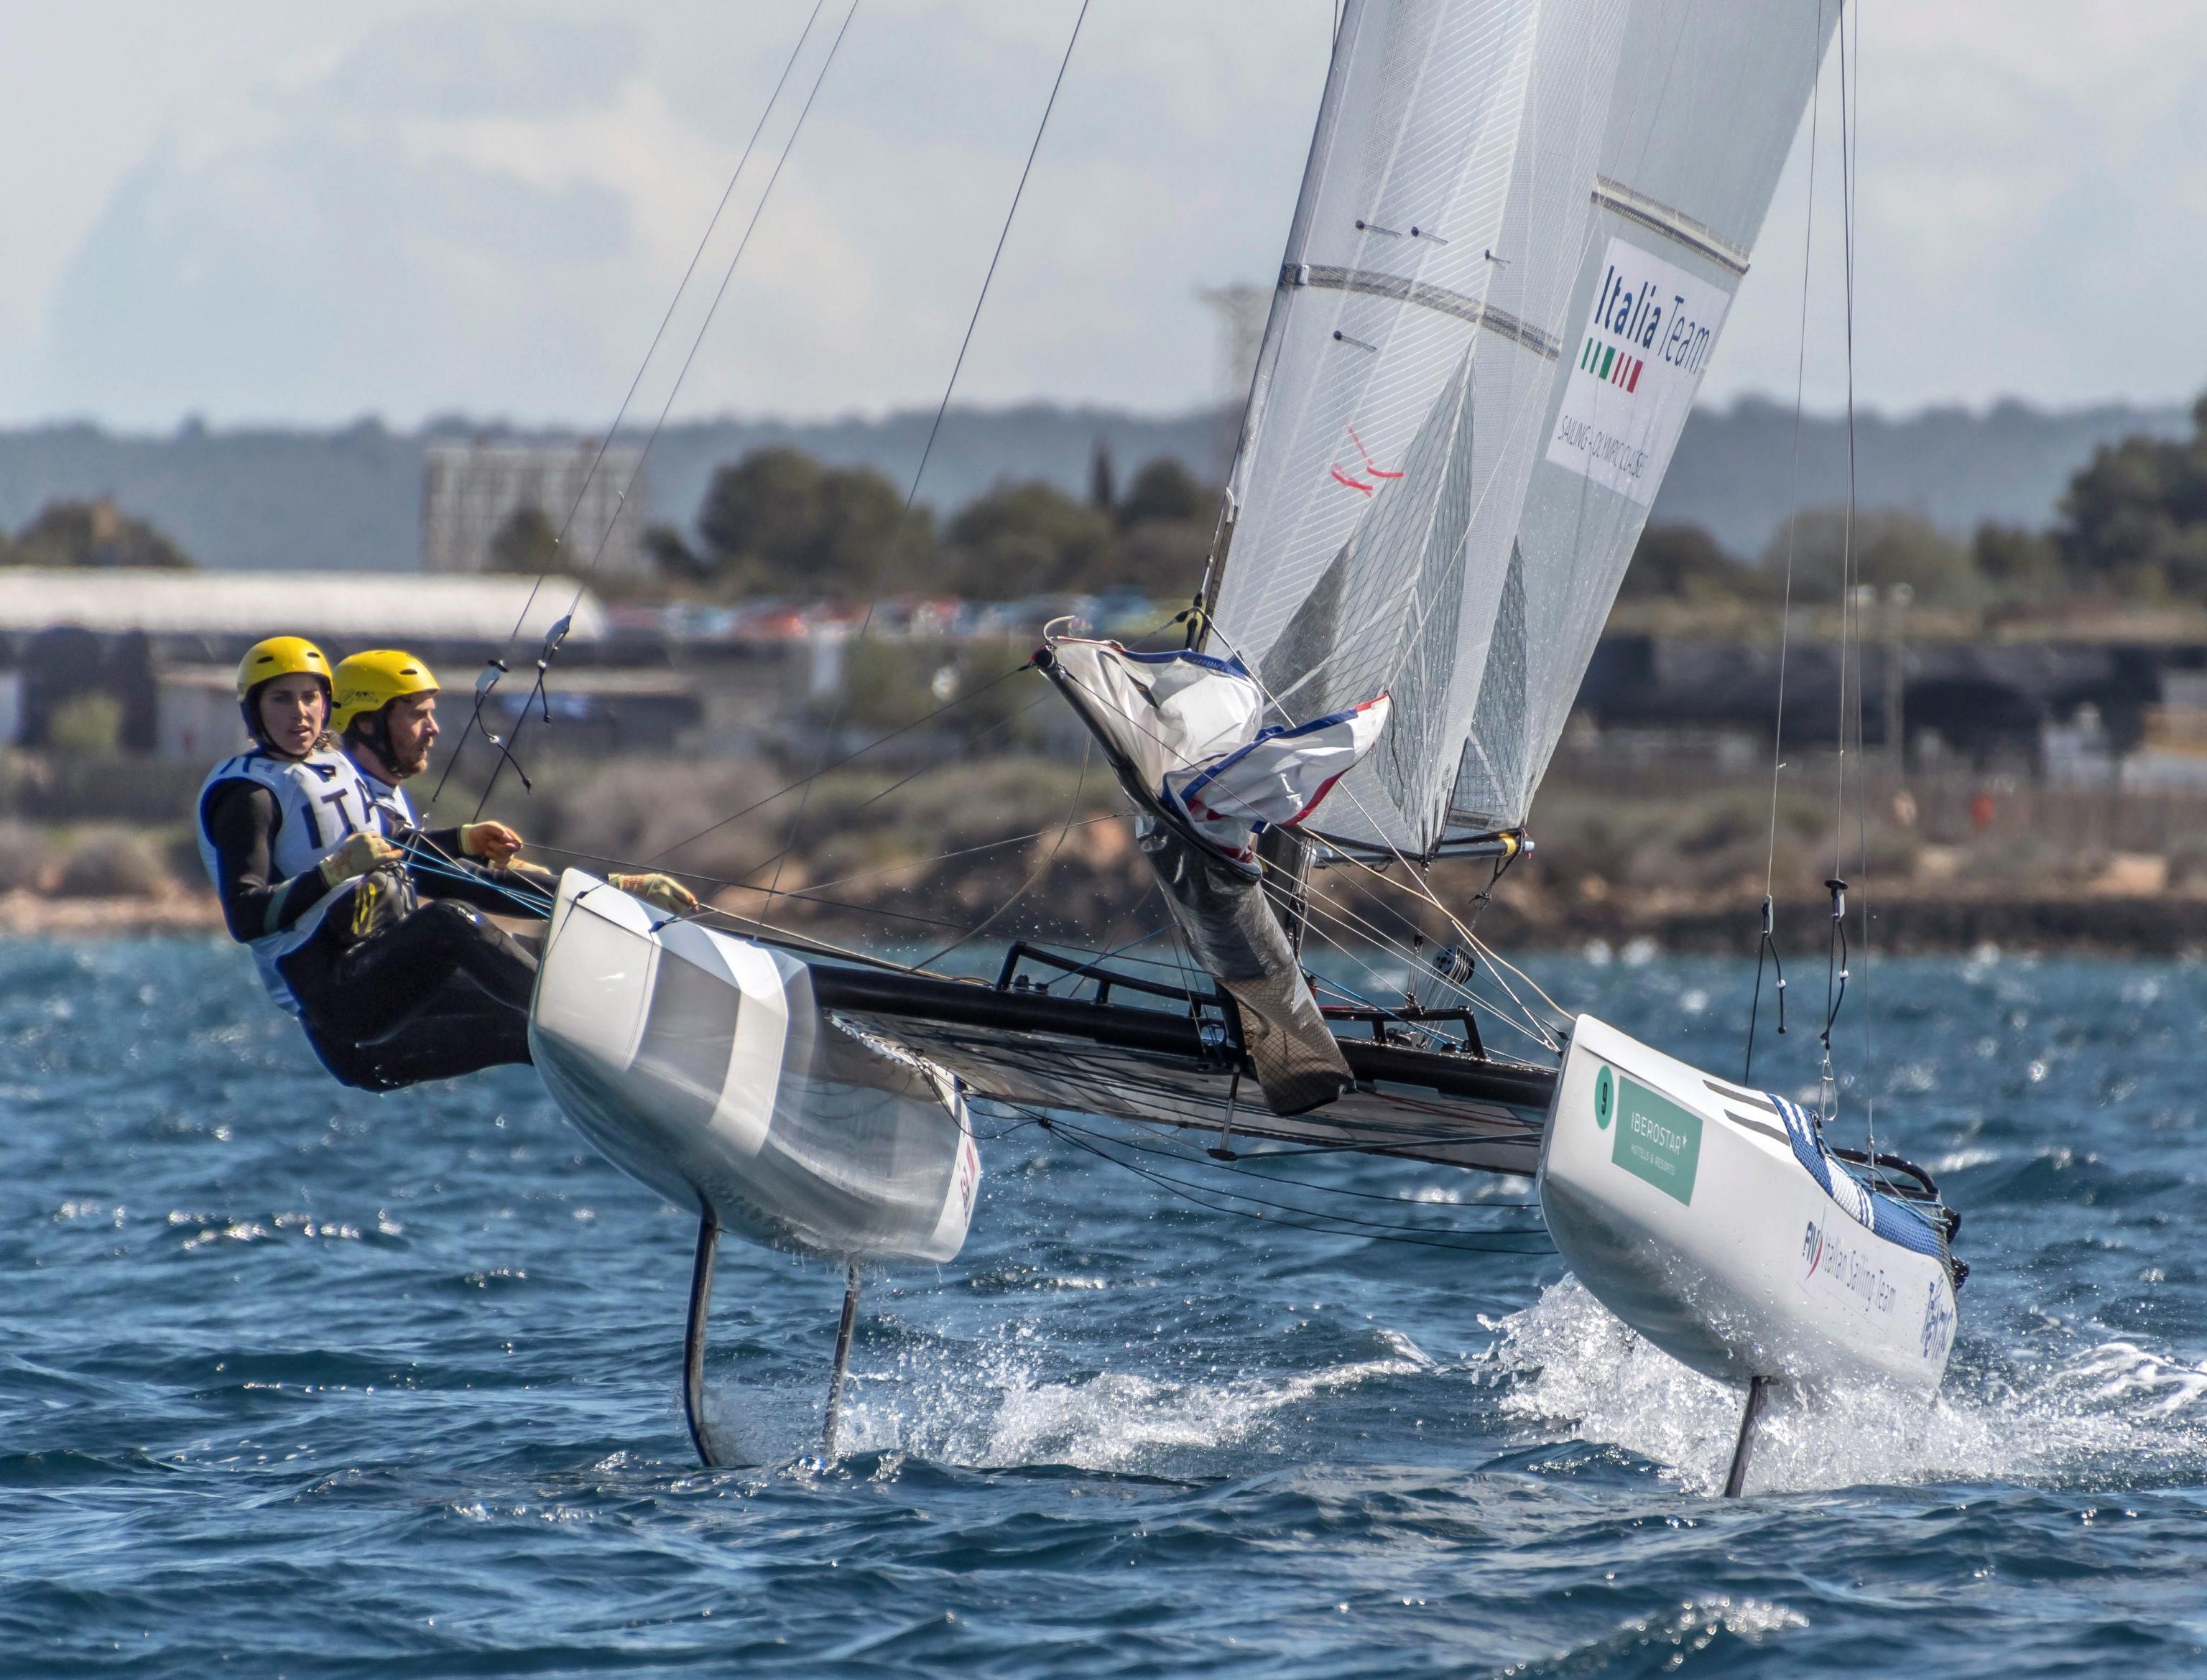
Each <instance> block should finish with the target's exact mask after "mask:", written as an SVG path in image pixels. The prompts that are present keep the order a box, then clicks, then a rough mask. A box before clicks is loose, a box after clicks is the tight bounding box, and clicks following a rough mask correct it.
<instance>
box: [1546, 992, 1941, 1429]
mask: <svg viewBox="0 0 2207 1680" xmlns="http://www.w3.org/2000/svg"><path fill="white" fill-rule="evenodd" d="M1795 1140H1796V1133H1795V1131H1794V1129H1792V1128H1791V1127H1789V1124H1788V1121H1787V1119H1786V1116H1785V1114H1784V1113H1783V1112H1782V1110H1781V1109H1780V1108H1779V1105H1778V1104H1777V1103H1776V1102H1775V1101H1774V1100H1773V1099H1772V1098H1770V1097H1767V1096H1765V1095H1763V1094H1762V1093H1760V1092H1755V1091H1747V1090H1745V1089H1743V1088H1742V1087H1740V1086H1737V1085H1729V1084H1727V1083H1726V1082H1724V1081H1722V1080H1718V1079H1710V1078H1709V1077H1708V1076H1707V1075H1705V1074H1704V1073H1702V1072H1701V1071H1700V1070H1699V1069H1697V1068H1695V1067H1691V1066H1690V1065H1689V1064H1687V1063H1685V1062H1683V1061H1678V1060H1676V1059H1675V1058H1673V1057H1671V1056H1667V1055H1664V1054H1663V1053H1662V1052H1660V1050H1656V1049H1651V1048H1650V1047H1648V1045H1646V1044H1642V1043H1639V1042H1638V1041H1636V1040H1635V1039H1633V1038H1630V1037H1627V1036H1626V1035H1625V1034H1624V1033H1622V1032H1619V1031H1617V1029H1616V1028H1614V1027H1612V1026H1609V1025H1606V1024H1604V1023H1603V1022H1600V1021H1599V1020H1596V1019H1594V1018H1593V1017H1592V1016H1581V1017H1580V1018H1579V1020H1578V1023H1577V1025H1576V1029H1575V1030H1574V1031H1573V1034H1572V1037H1571V1043H1570V1050H1569V1052H1568V1053H1567V1054H1566V1055H1565V1057H1564V1067H1563V1073H1562V1076H1561V1078H1560V1079H1558V1083H1557V1087H1556V1100H1555V1106H1554V1108H1553V1109H1552V1111H1551V1114H1550V1116H1549V1121H1548V1126H1547V1128H1546V1143H1545V1146H1544V1149H1543V1152H1542V1158H1541V1168H1540V1206H1541V1209H1542V1211H1543V1212H1544V1214H1545V1215H1546V1220H1547V1224H1548V1229H1549V1233H1550V1235H1552V1236H1553V1237H1554V1239H1555V1242H1556V1247H1557V1249H1558V1253H1561V1255H1562V1256H1563V1259H1564V1262H1565V1264H1568V1265H1569V1266H1570V1269H1571V1270H1572V1271H1573V1272H1575V1273H1576V1275H1577V1276H1578V1278H1579V1280H1580V1282H1582V1283H1584V1284H1585V1285H1586V1287H1587V1288H1588V1290H1589V1291H1590V1292H1591V1293H1592V1294H1594V1297H1595V1299H1596V1300H1600V1302H1601V1303H1602V1305H1603V1306H1606V1307H1607V1308H1608V1309H1609V1310H1610V1311H1611V1312H1614V1313H1615V1314H1616V1315H1617V1316H1618V1318H1622V1319H1623V1320H1624V1322H1625V1323H1626V1324H1630V1325H1631V1326H1632V1328H1633V1329H1634V1330H1637V1331H1639V1332H1640V1333H1641V1334H1642V1336H1646V1337H1647V1338H1648V1341H1650V1342H1654V1344H1655V1345H1656V1346H1657V1347H1659V1348H1662V1349H1663V1351H1664V1352H1666V1353H1667V1354H1670V1355H1671V1356H1672V1358H1674V1359H1676V1360H1679V1361H1680V1362H1681V1363H1682V1364H1684V1365H1686V1366H1690V1367H1692V1368H1693V1369H1694V1370H1696V1371H1698V1372H1702V1374H1703V1375H1705V1376H1709V1377H1714V1378H1719V1379H1720V1380H1724V1381H1727V1382H1746V1381H1748V1380H1749V1379H1750V1378H1756V1377H1766V1378H1786V1379H1788V1380H1790V1381H1792V1382H1795V1383H1798V1384H1803V1385H1807V1386H1810V1387H1815V1386H1818V1385H1823V1384H1837V1383H1848V1382H1860V1381H1881V1382H1886V1383H1890V1384H1896V1385H1898V1386H1899V1387H1902V1388H1905V1389H1911V1390H1921V1391H1927V1392H1928V1391H1929V1390H1934V1389H1936V1388H1937V1387H1938V1385H1939V1384H1940V1381H1941V1378H1943V1377H1944V1375H1945V1372H1946V1368H1947V1354H1948V1352H1949V1350H1950V1349H1951V1348H1952V1347H1953V1335H1954V1324H1955V1301H1954V1285H1953V1276H1952V1274H1951V1270H1950V1267H1949V1264H1948V1263H1947V1259H1946V1258H1945V1256H1944V1253H1943V1251H1941V1252H1926V1251H1927V1249H1935V1248H1938V1247H1939V1245H1938V1244H1937V1243H1936V1241H1935V1240H1927V1238H1926V1236H1925V1233H1926V1232H1927V1231H1928V1229H1929V1227H1928V1224H1927V1223H1926V1222H1923V1220H1921V1219H1920V1218H1919V1217H1918V1216H1917V1215H1915V1214H1914V1213H1912V1212H1910V1211H1906V1210H1902V1209H1899V1208H1897V1206H1895V1205H1892V1204H1891V1203H1890V1202H1889V1201H1887V1199H1880V1201H1881V1203H1883V1205H1881V1206H1880V1207H1879V1208H1877V1209H1876V1210H1875V1219H1874V1220H1873V1219H1869V1218H1865V1217H1864V1215H1865V1212H1866V1211H1869V1202H1870V1193H1869V1191H1867V1190H1865V1189H1864V1188H1863V1187H1861V1186H1860V1185H1859V1184H1857V1183H1856V1182H1855V1181H1853V1180H1851V1178H1845V1176H1844V1173H1845V1169H1843V1168H1841V1167H1840V1166H1839V1164H1838V1163H1835V1162H1830V1161H1829V1160H1828V1158H1827V1157H1826V1165H1827V1171H1826V1175H1825V1178H1826V1180H1827V1181H1828V1184H1827V1182H1826V1181H1820V1180H1819V1177H1818V1175H1817V1174H1816V1173H1815V1171H1813V1170H1812V1169H1810V1168H1809V1166H1807V1165H1806V1164H1804V1161H1803V1155H1802V1152H1801V1151H1799V1150H1797V1148H1796V1146H1795ZM1804 1147H1807V1148H1816V1147H1818V1146H1817V1145H1814V1144H1813V1142H1810V1143H1807V1144H1805V1145H1804ZM1833 1175H1841V1176H1838V1177H1833ZM1835 1192H1836V1193H1835ZM1904 1220H1905V1221H1906V1222H1910V1223H1907V1224H1906V1225H1905V1232H1906V1235H1908V1237H1909V1239H1910V1240H1909V1241H1896V1240H1894V1239H1893V1238H1892V1237H1891V1236H1888V1235H1881V1232H1880V1231H1879V1230H1878V1229H1875V1228H1874V1225H1875V1224H1883V1225H1885V1226H1887V1227H1888V1228H1899V1226H1900V1224H1901V1222H1902V1221H1904ZM1911 1244H1912V1245H1913V1246H1911Z"/></svg>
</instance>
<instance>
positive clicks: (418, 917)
mask: <svg viewBox="0 0 2207 1680" xmlns="http://www.w3.org/2000/svg"><path fill="white" fill-rule="evenodd" d="M458 974H465V975H466V976H468V977H469V978H470V979H471V980H473V981H474V982H475V983H476V984H477V985H478V986H480V987H481V989H483V990H484V991H486V992H487V993H489V994H490V995H491V996H492V997H493V998H496V999H497V1000H498V1001H499V1002H500V1003H503V1004H505V1005H506V1006H507V1007H511V1008H514V1009H518V1010H521V1011H523V1012H524V1013H525V1012H526V1011H527V1010H528V1007H529V994H530V992H531V991H532V990H533V989H534V988H535V983H536V962H535V959H534V958H533V957H531V956H530V955H529V953H528V952H527V951H525V950H524V949H523V948H522V947H521V946H520V945H519V944H518V943H517V942H515V940H514V939H513V938H512V936H511V935H509V934H507V933H505V931H503V930H501V929H499V927H498V926H496V925H495V924H493V923H492V922H491V920H490V919H489V918H487V917H486V916H485V915H483V914H482V912H481V911H478V910H475V909H473V908H471V907H470V906H467V905H464V904H461V903H459V902H458V901H457V900H452V899H438V900H434V901H432V902H431V903H428V904H425V905H423V906H422V907H421V908H420V909H419V910H416V911H415V912H412V913H410V914H409V915H407V916H404V917H402V918H400V919H399V920H398V921H396V922H393V923H392V924H390V925H389V926H387V927H384V928H379V929H378V930H376V931H375V932H374V933H372V934H370V935H368V937H366V938H365V939H362V941H360V942H358V943H357V944H355V945H350V946H348V947H346V948H345V949H344V951H343V953H342V954H339V955H338V958H337V960H336V961H335V962H333V963H332V964H331V965H330V966H329V968H328V971H327V972H326V973H320V974H316V975H314V977H312V982H311V984H310V985H309V987H308V990H306V991H302V992H301V996H302V999H303V1000H304V1001H306V1003H307V1006H308V1013H310V1014H313V1015H314V1016H315V1017H317V1018H318V1020H319V1022H320V1024H322V1025H324V1026H325V1027H326V1029H332V1030H334V1031H337V1032H339V1033H341V1034H343V1035H344V1037H349V1038H351V1039H353V1040H354V1041H356V1042H361V1041H364V1040H367V1039H370V1038H375V1037H380V1036H381V1035H382V1034H384V1033H386V1032H388V1031H391V1029H392V1027H394V1026H396V1025H398V1023H399V1022H400V1021H401V1020H403V1019H406V1018H407V1017H409V1016H410V1015H411V1014H413V1013H415V1012H416V1010H417V1009H419V1008H420V1007H421V1006H422V1001H423V1000H424V999H426V998H428V997H429V996H430V995H432V994H433V993H434V992H435V991H437V990H438V989H439V988H440V987H441V986H443V985H444V984H445V983H446V981H448V980H450V979H451V978H452V977H453V976H455V975H458ZM302 978H306V977H304V976H302ZM294 989H295V990H296V989H298V988H297V987H296V986H295V987H294ZM310 994H311V995H310Z"/></svg>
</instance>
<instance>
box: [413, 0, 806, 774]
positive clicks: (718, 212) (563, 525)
mask: <svg viewBox="0 0 2207 1680" xmlns="http://www.w3.org/2000/svg"><path fill="white" fill-rule="evenodd" d="M826 3H827V0H813V3H812V10H811V12H810V14H809V15H807V16H806V18H805V20H804V28H803V29H801V30H799V31H798V35H797V44H796V45H794V46H792V47H791V48H790V50H789V57H788V58H787V60H786V61H785V62H784V63H783V64H782V67H781V75H780V76H779V77H777V78H776V79H775V84H774V91H773V92H772V93H769V94H768V95H767V98H766V104H765V105H763V106H761V107H760V109H759V118H758V122H757V123H756V124H754V125H753V127H752V129H751V138H750V139H749V140H745V142H744V150H743V155H742V156H741V157H739V158H737V159H736V166H735V168H734V170H732V171H731V172H730V173H729V176H728V184H727V186H726V187H724V188H721V198H720V202H719V203H717V204H716V205H715V206H713V213H712V216H711V217H710V218H709V219H708V220H707V222H706V224H705V231H704V233H703V235H702V236H700V237H699V239H698V241H697V249H696V250H694V251H692V252H691V254H690V262H689V266H687V267H685V269H684V270H683V271H682V278H681V279H680V280H679V282H677V283H676V284H675V287H674V296H672V297H670V298H668V299H667V313H666V314H664V315H662V316H661V317H660V320H659V330H658V331H657V332H654V333H653V334H652V335H651V343H650V344H649V345H648V346H647V347H646V348H645V350H644V352H643V361H641V362H638V363H637V368H636V377H635V378H634V379H632V380H630V381H629V383H628V390H627V392H625V394H624V395H623V396H622V398H621V401H620V407H619V408H618V409H616V410H614V411H613V423H612V424H611V425H610V426H608V427H606V430H605V435H604V436H603V437H601V439H599V440H598V447H597V452H596V453H595V455H593V456H592V457H590V464H589V469H588V470H587V471H586V472H584V473H583V481H582V483H581V485H580V486H579V487H577V489H576V491H575V499H574V501H573V503H572V504H571V505H570V506H569V507H568V509H567V517H565V518H564V519H562V520H561V521H560V522H559V533H558V535H556V536H554V537H553V542H552V547H553V552H554V553H557V552H558V551H559V548H560V547H561V546H562V545H564V544H565V541H566V540H567V531H568V529H569V527H571V525H573V523H575V517H576V516H577V514H578V513H580V512H581V511H582V508H583V498H584V497H585V496H587V495H588V494H589V488H590V485H591V482H592V481H594V480H595V478H596V477H597V475H598V469H599V467H600V466H601V465H602V464H603V463H604V462H605V458H606V451H607V449H609V448H611V447H612V445H613V439H614V437H615V436H616V435H617V434H618V433H619V431H620V425H621V421H624V420H625V419H627V418H628V411H629V408H630V406H631V404H633V403H634V402H635V401H636V393H637V390H638V389H639V388H640V387H641V386H643V376H644V374H646V373H647V372H648V371H649V368H650V367H651V362H652V358H653V357H654V356H657V355H658V354H659V346H660V344H661V340H663V339H664V338H666V337H667V327H668V326H669V325H670V324H671V323H672V322H673V320H674V312H675V310H676V309H677V308H680V307H681V303H682V296H683V294H684V293H685V291H687V290H689V287H690V282H691V278H693V277H694V276H695V275H696V274H697V264H698V262H699V260H701V259H703V256H704V254H705V248H706V247H707V246H708V245H709V244H711V243H712V240H713V232H714V230H715V229H716V228H718V227H719V226H720V224H721V217H722V216H723V215H724V214H726V213H727V208H728V200H730V199H732V198H733V197H734V196H735V191H736V183H737V182H739V181H740V180H741V179H742V178H743V173H744V170H745V169H746V168H747V167H748V166H749V165H750V164H751V153H752V152H754V151H755V150H756V149H757V146H758V141H759V136H760V135H762V134H763V133H765V132H766V124H767V119H768V118H769V117H771V116H772V115H773V114H774V108H775V105H776V104H777V103H778V102H779V101H780V100H781V90H782V89H783V87H786V86H787V84H788V81H789V73H790V72H791V71H792V70H793V69H796V68H797V61H798V57H800V56H802V55H803V53H804V44H805V42H806V41H807V40H809V39H811V36H812V26H813V25H814V24H815V23H816V22H817V21H819V18H820V9H821V8H822V6H824V5H825V4H826ZM623 495H624V499H625V495H626V493H625V492H624V493H623ZM616 517H618V516H616ZM602 546H603V545H602V544H601V547H602ZM593 564H595V561H593ZM550 576H551V573H550V572H549V571H540V572H538V573H537V574H536V580H535V582H534V583H531V584H530V585H529V595H528V598H527V599H526V600H524V601H523V602H522V603H521V611H520V613H518V614H517V616H516V617H515V619H514V620H513V629H512V630H511V631H510V632H508V634H507V636H506V638H505V647H504V648H503V649H500V650H499V660H498V661H497V663H498V665H499V667H500V668H503V666H504V663H505V655H507V654H509V653H511V652H512V650H513V644H514V643H516V642H517V641H519V640H520V639H521V627H522V626H523V625H525V624H526V623H528V621H529V609H530V608H531V607H534V606H535V604H536V597H537V595H539V594H540V593H541V591H542V590H543V588H544V584H545V581H546V579H547V578H548V577H550ZM486 695H487V690H485V689H481V688H479V689H478V690H477V691H476V698H475V708H474V710H473V711H471V712H470V714H469V716H468V721H467V725H466V726H465V727H464V728H463V729H462V730H461V732H460V738H459V739H458V742H456V743H455V744H453V747H452V752H451V753H450V754H449V755H447V756H446V760H445V769H444V774H441V775H440V776H439V777H438V778H437V786H436V787H435V789H434V791H433V792H431V793H430V795H429V799H428V804H427V805H426V806H425V807H424V808H423V816H425V817H426V816H428V813H429V812H430V811H432V810H435V809H436V804H437V801H438V799H439V798H440V797H441V796H442V795H443V793H444V791H445V784H446V781H447V780H450V779H451V777H452V768H453V766H454V765H456V764H457V763H458V762H459V758H460V755H461V753H462V752H464V750H466V748H467V744H468V737H469V735H470V733H471V732H473V731H474V730H475V726H477V725H478V724H479V723H480V722H481V719H482V702H483V699H484V697H486ZM501 750H503V746H502V745H501ZM477 814H478V815H480V814H481V808H480V807H478V809H477Z"/></svg>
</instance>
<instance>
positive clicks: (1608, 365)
mask: <svg viewBox="0 0 2207 1680" xmlns="http://www.w3.org/2000/svg"><path fill="white" fill-rule="evenodd" d="M1647 365H1648V364H1647V363H1646V362H1642V360H1641V359H1640V358H1639V357H1638V356H1631V355H1628V354H1627V353H1626V352H1624V351H1623V350H1619V349H1618V348H1617V346H1616V345H1614V344H1603V343H1602V342H1601V340H1600V338H1598V337H1594V336H1593V335H1591V334H1590V335H1588V338H1587V341H1586V349H1585V350H1582V351H1581V352H1580V353H1579V366H1580V368H1582V369H1583V370H1584V371H1585V372H1587V373H1589V374H1593V375H1594V377H1595V378H1596V379H1598V380H1601V381H1602V382H1603V383H1604V384H1606V385H1613V386H1617V387H1618V389H1619V390H1620V391H1628V392H1629V391H1631V390H1634V389H1635V388H1636V387H1637V386H1638V385H1639V384H1640V370H1641V369H1642V368H1644V367H1646V366H1647Z"/></svg>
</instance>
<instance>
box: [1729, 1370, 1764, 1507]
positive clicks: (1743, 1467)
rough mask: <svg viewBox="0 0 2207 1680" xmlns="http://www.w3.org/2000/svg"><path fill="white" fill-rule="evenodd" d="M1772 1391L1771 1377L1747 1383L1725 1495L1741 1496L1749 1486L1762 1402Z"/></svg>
mask: <svg viewBox="0 0 2207 1680" xmlns="http://www.w3.org/2000/svg"><path fill="white" fill-rule="evenodd" d="M1769 1392H1770V1378H1767V1377H1756V1378H1751V1379H1750V1380H1749V1383H1748V1385H1747V1407H1746V1409H1745V1410H1744V1411H1743V1412H1742V1413H1741V1414H1740V1418H1739V1439H1738V1440H1737V1441H1736V1442H1735V1443H1733V1444H1732V1468H1731V1469H1730V1470H1729V1471H1728V1472H1726V1475H1725V1489H1724V1497H1725V1498H1727V1499H1737V1498H1739V1495H1740V1490H1741V1489H1742V1488H1743V1487H1745V1486H1747V1464H1748V1461H1749V1459H1750V1458H1752V1457H1753V1456H1755V1422H1756V1420H1758V1419H1760V1418H1761V1415H1762V1402H1763V1401H1764V1399H1765V1398H1766V1397H1767V1396H1768V1394H1769Z"/></svg>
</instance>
